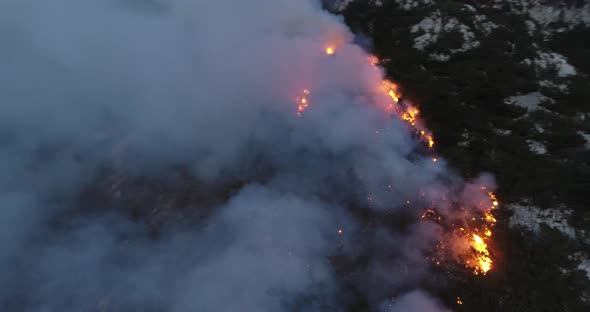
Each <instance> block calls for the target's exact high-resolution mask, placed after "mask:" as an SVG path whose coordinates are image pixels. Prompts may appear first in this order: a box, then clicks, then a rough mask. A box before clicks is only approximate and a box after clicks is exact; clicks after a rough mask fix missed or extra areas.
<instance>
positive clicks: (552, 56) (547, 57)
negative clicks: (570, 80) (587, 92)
mask: <svg viewBox="0 0 590 312" xmlns="http://www.w3.org/2000/svg"><path fill="white" fill-rule="evenodd" d="M534 63H535V65H536V66H537V67H539V68H541V69H555V70H556V71H557V75H558V76H559V77H569V76H573V75H575V74H576V69H575V68H574V67H573V66H572V65H570V64H569V63H568V62H567V58H566V57H565V56H563V55H561V54H558V53H554V52H538V53H537V58H536V59H535V60H534Z"/></svg>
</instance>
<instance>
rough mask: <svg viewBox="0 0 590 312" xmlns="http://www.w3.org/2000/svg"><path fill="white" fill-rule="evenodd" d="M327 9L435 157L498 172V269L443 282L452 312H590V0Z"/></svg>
mask: <svg viewBox="0 0 590 312" xmlns="http://www.w3.org/2000/svg"><path fill="white" fill-rule="evenodd" d="M326 6H327V7H328V9H329V10H331V11H333V12H334V13H336V14H341V15H342V16H344V19H345V21H346V23H347V24H348V26H349V27H350V28H351V29H352V30H353V31H354V32H355V33H357V34H359V35H362V36H366V37H368V38H369V39H370V42H371V46H370V47H369V49H371V50H372V51H373V52H374V53H375V54H376V55H377V56H378V57H379V58H380V59H381V64H382V66H384V67H385V69H386V71H387V74H388V75H389V77H390V78H391V79H392V80H394V81H396V82H399V83H400V85H401V87H402V89H403V93H404V96H405V97H408V98H410V99H412V100H413V101H414V102H416V103H419V105H420V107H421V109H422V115H423V118H424V119H425V120H426V124H427V125H428V127H429V128H430V129H431V130H432V131H433V132H434V134H435V136H436V137H437V140H438V146H437V151H438V152H439V153H441V154H442V155H443V156H444V157H446V158H447V159H449V161H450V163H451V165H452V166H453V167H454V168H455V169H456V170H458V171H460V172H461V173H462V174H463V175H464V176H466V177H474V176H476V175H477V174H478V173H480V172H491V173H493V174H494V175H495V177H496V181H497V183H498V185H499V197H500V199H501V201H502V203H503V207H502V209H501V212H500V215H499V216H498V217H499V218H498V219H499V224H500V225H499V230H498V231H497V232H498V234H497V236H496V246H495V247H496V250H497V257H498V266H497V267H496V270H495V271H494V272H492V273H491V274H490V275H489V276H486V277H484V278H481V277H478V278H475V279H474V278H471V277H468V278H464V277H452V278H451V280H453V279H454V281H453V282H451V284H452V285H451V289H452V288H455V289H456V292H457V295H458V296H461V298H462V303H463V304H462V305H457V304H455V306H456V307H457V310H464V311H584V310H586V309H588V307H589V306H590V265H589V263H590V262H589V260H588V259H589V256H590V255H589V252H588V250H590V233H589V232H588V231H589V229H590V210H589V207H590V196H589V193H588V190H589V189H590V76H589V74H590V44H589V43H590V1H585V0H582V1H561V2H556V1H543V0H495V1H492V0H490V1H483V0H480V1H453V0H445V1H433V0H414V1H413V0H381V1H372V0H356V1H355V0H352V1H350V0H348V1H336V2H334V1H332V2H330V3H327V4H326ZM441 296H442V297H445V298H446V300H445V301H447V304H449V305H450V304H453V301H454V300H456V298H455V297H454V296H453V295H452V294H441Z"/></svg>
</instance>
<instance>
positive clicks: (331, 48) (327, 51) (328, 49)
mask: <svg viewBox="0 0 590 312" xmlns="http://www.w3.org/2000/svg"><path fill="white" fill-rule="evenodd" d="M334 53H336V50H335V49H334V47H332V46H329V47H327V48H326V54H327V55H334Z"/></svg>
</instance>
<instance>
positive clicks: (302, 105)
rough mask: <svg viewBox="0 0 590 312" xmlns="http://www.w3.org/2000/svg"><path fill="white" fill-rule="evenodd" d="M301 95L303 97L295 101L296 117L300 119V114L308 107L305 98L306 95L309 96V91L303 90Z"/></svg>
mask: <svg viewBox="0 0 590 312" xmlns="http://www.w3.org/2000/svg"><path fill="white" fill-rule="evenodd" d="M303 94H304V96H302V97H298V98H296V99H295V101H296V102H297V115H298V116H299V117H301V113H303V112H304V111H305V110H306V109H307V108H308V107H309V100H308V99H307V97H306V95H309V90H308V89H305V90H303Z"/></svg>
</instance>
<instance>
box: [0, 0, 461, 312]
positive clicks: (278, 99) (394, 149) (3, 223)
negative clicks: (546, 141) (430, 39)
mask: <svg viewBox="0 0 590 312" xmlns="http://www.w3.org/2000/svg"><path fill="white" fill-rule="evenodd" d="M351 40H352V35H351V34H350V33H349V31H348V30H347V29H346V28H345V27H344V26H343V24H342V23H341V22H340V21H339V19H338V18H337V17H335V16H332V15H329V14H328V13H325V12H323V11H321V9H320V5H319V1H300V0H253V1H229V2H228V1H186V0H145V1H140V0H102V1H99V0H94V1H78V0H54V1H33V0H3V1H1V2H0V42H1V43H2V44H1V45H2V49H0V68H1V70H0V102H1V103H2V105H0V204H1V205H2V209H0V287H1V289H2V290H1V291H0V309H1V310H3V311H326V310H335V311H339V310H345V307H346V306H347V304H349V302H347V301H348V300H349V298H350V297H349V296H347V295H346V293H347V290H346V289H348V288H347V286H345V285H349V284H353V285H356V288H357V289H358V291H360V292H362V293H364V295H365V296H367V297H369V301H370V305H371V307H372V308H373V309H378V307H379V306H382V305H381V302H382V301H383V300H384V298H388V297H390V296H397V295H399V293H397V290H399V289H402V288H403V289H406V290H407V289H411V288H413V287H415V285H414V284H415V282H416V281H417V280H419V279H420V276H421V273H422V272H423V270H424V267H423V265H422V263H423V256H422V252H423V250H425V249H427V248H428V247H429V246H430V245H429V244H430V242H431V240H432V239H433V237H435V236H436V229H435V228H426V227H425V225H411V224H407V222H406V223H404V224H405V225H404V229H403V230H401V229H396V227H395V225H392V224H390V223H391V222H389V223H388V222H385V221H383V222H380V221H379V220H378V219H375V218H369V217H367V216H368V215H374V214H384V215H394V216H395V215H409V216H414V217H415V216H416V215H418V214H419V213H420V211H418V210H417V209H421V208H423V207H414V206H411V205H408V204H407V202H408V201H414V199H415V198H416V197H417V194H419V193H420V192H421V191H426V190H427V191H429V192H430V193H429V194H440V193H445V192H449V188H448V187H447V186H444V187H443V185H448V184H450V183H451V182H450V181H452V182H453V183H452V184H454V183H458V182H457V181H455V179H453V178H451V177H450V176H449V175H448V174H447V173H445V170H444V166H443V164H441V162H439V163H437V164H434V163H432V162H431V161H430V159H428V158H426V157H422V156H420V155H419V153H417V152H416V150H417V147H418V146H419V143H418V142H416V141H415V140H414V139H412V137H411V135H410V134H409V133H408V131H407V129H406V127H405V126H404V125H403V124H402V123H401V122H399V121H398V120H397V119H395V118H391V116H388V115H387V114H384V113H383V111H382V109H381V108H380V106H379V103H382V102H383V101H384V100H386V99H384V98H382V95H379V94H376V93H375V92H373V91H374V89H375V86H376V85H378V84H379V82H380V80H381V72H380V71H379V70H376V69H373V68H371V67H370V66H367V64H366V55H365V52H363V51H362V50H361V49H360V48H359V47H357V46H355V45H352V44H350V43H349V42H350V41H351ZM327 43H332V44H335V45H337V46H338V48H337V54H336V55H334V56H333V57H327V56H326V55H325V54H324V46H325V45H326V44H327ZM305 89H308V90H310V93H311V94H310V95H309V99H310V102H311V104H310V107H309V109H308V110H307V111H305V112H304V114H303V115H302V116H301V117H298V116H297V114H296V109H297V105H296V103H294V99H295V98H296V97H297V96H300V95H301V94H302V92H303V90H305ZM174 168H182V169H181V171H183V172H185V173H186V174H188V175H189V176H191V177H192V178H191V179H192V180H190V181H192V182H191V183H192V184H190V187H189V189H190V192H193V191H194V192H201V193H203V194H205V195H206V196H205V195H204V196H202V197H198V198H197V197H190V196H188V197H187V198H188V199H187V200H186V201H185V202H183V203H181V204H179V201H180V200H179V199H178V198H177V197H174V196H169V197H170V198H168V197H166V196H167V195H165V194H170V193H171V192H172V193H173V192H174V190H175V188H173V187H171V186H170V185H172V186H174V185H176V186H178V187H180V188H183V187H184V188H187V185H188V184H186V183H184V182H182V183H181V182H170V181H169V180H166V179H167V178H165V177H164V176H166V172H169V171H170V170H172V171H174V170H177V169H174ZM104 172H110V173H108V174H105V173H104ZM107 176H108V178H107ZM113 176H114V177H115V178H113ZM113 179H114V180H113ZM142 179H147V180H149V181H151V182H145V183H144V184H141V183H143V182H141V183H140V182H138V181H143V180H142ZM115 180H116V181H119V182H113V181H115ZM172 180H174V179H172ZM104 181H106V182H104ZM120 181H125V182H120ZM154 181H156V182H154ZM443 181H446V182H443ZM105 183H106V186H105V185H104V184H105ZM150 183H151V184H150ZM174 183H177V184H174ZM121 185H126V186H125V187H126V188H125V187H122V186H121ZM137 185H140V186H137ZM142 185H151V186H150V187H142ZM97 188H98V189H101V192H102V193H101V192H98V193H101V194H103V195H104V194H105V193H106V194H107V195H104V196H93V195H89V194H95V193H97V192H93V191H92V190H94V189H97ZM105 190H107V191H105ZM133 190H136V191H133ZM210 190H216V191H210ZM219 190H221V191H219ZM141 192H144V193H145V194H144V195H141V194H140V193H141ZM190 192H189V193H190ZM163 194H164V195H163ZM191 194H192V193H191ZM202 198H206V199H207V200H201V199H202ZM130 203H133V204H130ZM171 203H173V204H171ZM178 207H181V208H182V209H180V210H178V209H176V210H175V209H172V208H178ZM411 208H415V209H411ZM137 211H139V212H137ZM154 211H158V218H159V219H158V220H159V221H158V222H156V223H157V224H155V225H154V221H153V218H155V217H153V215H154V214H155V213H154ZM203 211H206V213H205V212H203ZM359 211H360V212H359ZM369 219H370V220H369ZM394 219H395V217H394ZM367 220H369V221H370V222H369V221H367ZM374 220H377V222H375V221H374ZM400 222H401V221H400ZM367 229H369V230H367ZM339 230H341V231H342V232H341V233H339V232H338V231H339ZM366 255H370V256H369V257H368V258H367V257H366ZM335 256H341V257H343V258H345V259H358V258H362V259H368V260H367V261H364V262H363V264H362V265H361V266H362V267H363V269H362V272H361V270H353V269H351V270H348V271H347V270H345V273H338V272H340V271H338V270H336V269H335V267H337V266H338V265H339V264H340V263H341V262H346V261H348V260H340V261H338V260H334V259H335V258H334V257H335ZM350 271H353V272H350ZM342 294H345V295H342ZM402 298H403V299H400V301H399V303H397V304H395V305H394V306H393V307H391V308H390V309H389V310H387V309H386V310H384V311H409V310H413V311H434V310H436V309H438V308H437V307H438V306H437V305H436V304H434V303H432V302H431V300H430V299H428V297H427V296H425V295H423V294H422V293H419V292H417V293H411V294H409V295H406V296H404V297H402ZM350 300H352V299H350ZM400 307H401V308H400Z"/></svg>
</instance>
